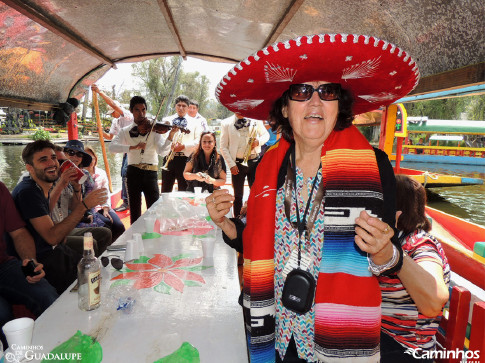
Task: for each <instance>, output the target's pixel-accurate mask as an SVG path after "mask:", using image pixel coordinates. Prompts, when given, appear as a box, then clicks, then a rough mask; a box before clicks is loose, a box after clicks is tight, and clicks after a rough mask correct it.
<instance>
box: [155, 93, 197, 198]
mask: <svg viewBox="0 0 485 363" xmlns="http://www.w3.org/2000/svg"><path fill="white" fill-rule="evenodd" d="M189 104H190V100H189V98H188V97H187V96H184V95H180V96H178V97H177V98H176V99H175V111H176V113H175V114H174V115H172V116H168V117H165V118H164V119H163V122H164V123H170V125H173V126H175V127H177V128H178V129H179V133H178V134H176V135H175V136H174V142H173V143H172V151H173V152H172V153H171V155H170V157H169V159H171V160H164V167H163V168H162V193H170V192H171V191H172V190H173V184H174V183H175V180H177V183H178V190H179V191H185V190H186V189H187V181H186V180H185V178H184V169H185V164H186V163H187V159H188V157H189V156H190V154H192V153H193V152H194V151H195V150H196V148H197V145H198V143H199V139H200V134H201V133H202V130H203V128H202V124H201V122H200V121H199V120H196V119H195V118H193V117H190V116H189V114H188V113H187V112H188V110H189Z"/></svg>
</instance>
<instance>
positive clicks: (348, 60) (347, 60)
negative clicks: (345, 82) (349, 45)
mask: <svg viewBox="0 0 485 363" xmlns="http://www.w3.org/2000/svg"><path fill="white" fill-rule="evenodd" d="M352 58H354V57H352V56H351V55H348V56H347V57H345V61H346V62H350V61H351V60H352Z"/></svg>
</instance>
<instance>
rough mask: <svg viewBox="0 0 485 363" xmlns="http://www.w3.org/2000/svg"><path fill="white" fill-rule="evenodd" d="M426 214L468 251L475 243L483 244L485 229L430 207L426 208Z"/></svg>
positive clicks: (471, 249)
mask: <svg viewBox="0 0 485 363" xmlns="http://www.w3.org/2000/svg"><path fill="white" fill-rule="evenodd" d="M426 213H427V214H428V215H429V216H430V217H431V218H433V220H435V221H436V222H437V223H439V224H441V225H442V226H443V228H445V229H446V230H447V231H448V232H449V233H450V234H451V235H452V236H453V237H454V238H456V239H457V240H458V241H459V242H460V243H461V244H462V245H463V246H464V247H466V248H468V249H469V250H470V251H473V245H474V244H475V242H485V227H482V226H480V225H478V224H475V223H472V222H467V221H464V220H463V219H460V218H458V217H455V216H452V215H451V214H448V213H445V212H442V211H439V210H437V209H434V208H430V207H426Z"/></svg>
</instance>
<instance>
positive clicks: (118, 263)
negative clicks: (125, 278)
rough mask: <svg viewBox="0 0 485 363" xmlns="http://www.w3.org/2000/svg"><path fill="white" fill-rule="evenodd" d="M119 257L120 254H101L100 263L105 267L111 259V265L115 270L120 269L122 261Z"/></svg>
mask: <svg viewBox="0 0 485 363" xmlns="http://www.w3.org/2000/svg"><path fill="white" fill-rule="evenodd" d="M119 257H120V256H103V257H101V264H102V265H103V267H106V266H108V264H109V261H110V260H111V266H113V267H114V268H115V269H117V270H121V269H122V268H123V264H124V262H123V260H122V259H121V258H119Z"/></svg>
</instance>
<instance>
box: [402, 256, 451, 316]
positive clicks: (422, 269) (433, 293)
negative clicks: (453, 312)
mask: <svg viewBox="0 0 485 363" xmlns="http://www.w3.org/2000/svg"><path fill="white" fill-rule="evenodd" d="M437 258H438V257H437ZM397 276H398V277H399V279H400V280H401V282H402V284H403V286H404V287H405V288H406V290H407V292H408V293H409V295H410V296H411V298H412V299H413V300H414V302H415V303H416V306H417V308H418V311H419V312H420V313H421V314H423V315H426V316H429V317H435V316H438V315H439V314H440V312H441V309H443V305H444V304H445V303H446V302H447V301H448V298H449V293H448V287H447V286H446V283H445V281H444V279H443V267H442V266H441V265H440V264H439V263H438V261H436V262H433V261H431V260H429V259H427V260H426V261H418V262H416V261H414V259H413V258H412V257H411V256H407V255H405V256H404V259H403V265H402V268H401V270H400V271H399V272H398V273H397Z"/></svg>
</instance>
